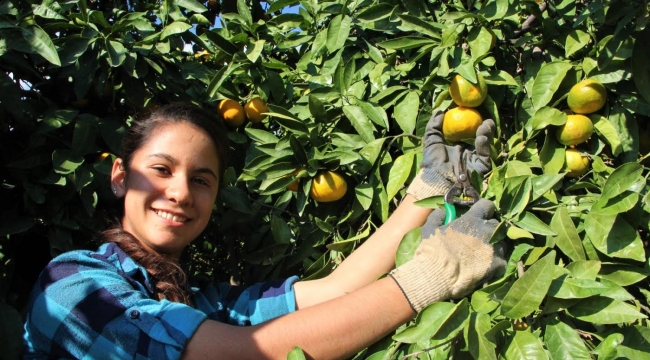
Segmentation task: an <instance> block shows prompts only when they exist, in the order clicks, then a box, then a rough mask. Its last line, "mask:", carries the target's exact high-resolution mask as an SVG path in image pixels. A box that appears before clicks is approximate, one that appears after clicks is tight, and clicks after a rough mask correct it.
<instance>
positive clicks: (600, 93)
mask: <svg viewBox="0 0 650 360" xmlns="http://www.w3.org/2000/svg"><path fill="white" fill-rule="evenodd" d="M606 101H607V90H606V89H605V87H604V86H603V84H601V83H599V82H597V81H594V80H591V79H585V80H582V81H580V82H579V83H577V84H575V85H574V86H573V87H572V88H571V90H569V95H568V97H567V105H569V109H567V110H564V112H565V113H567V120H566V123H565V124H564V125H562V126H560V127H559V128H558V129H557V132H556V133H555V134H556V138H557V140H558V141H559V142H560V144H562V145H566V146H568V147H569V148H568V149H566V152H565V156H566V167H567V170H568V173H567V174H566V176H568V177H579V176H582V175H584V174H585V173H586V172H587V171H588V170H589V165H590V161H589V157H587V156H584V155H582V154H581V153H580V150H578V149H576V148H575V147H576V145H580V144H582V143H584V142H586V141H587V140H589V138H591V135H592V134H593V132H594V125H593V123H592V122H591V119H589V117H587V116H586V115H589V114H592V113H595V112H596V111H598V110H600V109H601V108H602V107H603V106H604V105H605V102H606Z"/></svg>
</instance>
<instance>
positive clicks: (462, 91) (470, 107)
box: [442, 75, 488, 142]
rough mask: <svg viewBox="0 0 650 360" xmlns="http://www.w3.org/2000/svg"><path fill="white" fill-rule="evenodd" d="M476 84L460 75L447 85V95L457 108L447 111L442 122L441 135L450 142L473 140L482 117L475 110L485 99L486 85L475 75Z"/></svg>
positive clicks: (482, 79)
mask: <svg viewBox="0 0 650 360" xmlns="http://www.w3.org/2000/svg"><path fill="white" fill-rule="evenodd" d="M476 78H477V81H476V84H473V83H471V82H470V81H469V80H467V79H465V78H464V77H462V76H461V75H456V76H455V77H454V78H453V79H452V80H451V84H450V85H449V94H450V95H451V99H452V100H453V101H454V103H456V105H457V107H455V108H453V109H450V110H448V111H447V112H446V113H445V117H444V119H443V122H442V134H443V135H444V136H445V139H447V141H450V142H459V141H463V140H465V139H473V138H474V137H475V136H476V130H477V129H478V127H479V126H480V125H481V123H482V122H483V117H482V116H481V114H480V113H479V112H478V111H477V110H476V109H475V108H476V107H478V106H479V105H481V104H482V103H483V101H485V98H486V97H487V90H488V88H487V83H486V82H485V79H484V78H483V77H482V76H481V75H476Z"/></svg>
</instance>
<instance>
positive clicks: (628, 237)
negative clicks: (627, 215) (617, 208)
mask: <svg viewBox="0 0 650 360" xmlns="http://www.w3.org/2000/svg"><path fill="white" fill-rule="evenodd" d="M585 231H586V232H587V236H589V240H591V243H592V244H593V245H594V247H595V248H596V249H598V251H600V252H602V253H603V254H605V255H609V256H612V257H618V258H623V259H632V260H637V261H644V259H645V254H644V250H643V242H642V241H641V238H640V237H639V233H638V232H637V231H636V229H634V228H633V227H632V226H630V224H629V223H628V222H627V221H625V220H624V219H623V218H622V217H620V216H616V215H602V214H599V213H596V212H589V213H588V214H587V217H586V219H585Z"/></svg>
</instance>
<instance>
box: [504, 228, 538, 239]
mask: <svg viewBox="0 0 650 360" xmlns="http://www.w3.org/2000/svg"><path fill="white" fill-rule="evenodd" d="M506 236H507V237H508V239H512V240H519V239H534V238H535V235H533V234H531V233H530V231H528V230H524V229H522V228H519V227H517V226H515V225H510V226H508V230H507V231H506Z"/></svg>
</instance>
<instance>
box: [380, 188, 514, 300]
mask: <svg viewBox="0 0 650 360" xmlns="http://www.w3.org/2000/svg"><path fill="white" fill-rule="evenodd" d="M493 214H494V204H493V203H492V201H489V200H486V199H480V200H479V201H478V202H477V203H476V204H474V205H473V206H472V207H471V208H470V209H469V210H468V211H467V213H465V214H464V215H463V216H461V217H460V218H458V219H457V220H455V221H452V222H451V223H449V224H448V225H445V226H440V225H442V223H443V222H444V219H445V212H444V211H443V210H441V209H437V210H435V211H434V212H433V213H431V215H429V218H428V219H427V222H426V223H425V225H424V226H423V227H422V241H421V243H420V245H419V246H418V248H417V250H416V251H415V255H414V256H413V259H411V260H410V261H408V262H406V263H405V264H403V265H402V266H399V267H398V268H396V269H394V270H393V271H391V272H390V274H389V276H391V277H392V278H393V279H394V280H395V282H396V283H397V285H398V286H399V287H400V288H401V289H402V292H403V293H404V296H406V299H407V300H408V301H409V303H410V304H411V307H412V308H413V310H415V311H416V312H420V311H421V310H422V309H424V308H425V307H427V306H428V305H429V304H431V303H434V302H436V301H441V300H446V299H450V298H454V299H457V298H461V297H463V296H465V295H467V294H469V293H470V292H471V291H473V290H474V289H475V288H476V286H477V285H478V284H479V283H481V282H482V281H484V280H487V279H488V278H490V277H492V276H495V275H499V273H501V274H503V271H504V270H505V266H506V261H505V259H504V252H505V251H504V249H503V245H501V244H500V243H497V244H495V245H490V244H488V241H489V240H490V238H491V236H492V233H493V232H494V230H495V229H496V227H497V225H498V224H499V222H498V221H497V220H495V219H491V218H492V215H493Z"/></svg>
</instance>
